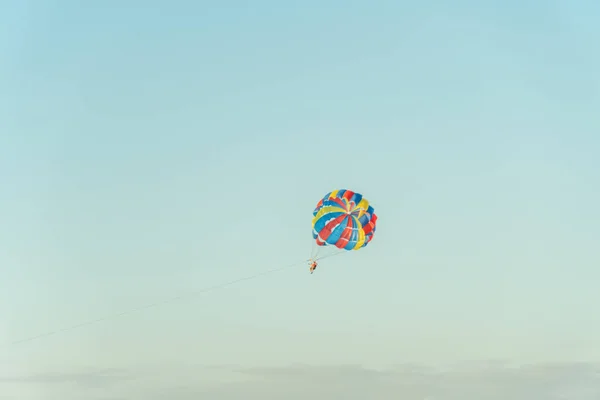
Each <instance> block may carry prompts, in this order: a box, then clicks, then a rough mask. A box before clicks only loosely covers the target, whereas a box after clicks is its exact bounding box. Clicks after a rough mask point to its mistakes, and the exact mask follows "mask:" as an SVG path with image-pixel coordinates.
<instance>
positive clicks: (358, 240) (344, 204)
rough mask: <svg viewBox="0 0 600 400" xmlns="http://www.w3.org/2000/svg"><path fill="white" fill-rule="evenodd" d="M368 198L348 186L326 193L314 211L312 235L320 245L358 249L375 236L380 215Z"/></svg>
mask: <svg viewBox="0 0 600 400" xmlns="http://www.w3.org/2000/svg"><path fill="white" fill-rule="evenodd" d="M373 211H374V210H373V207H371V206H370V205H369V202H368V200H367V199H365V198H363V196H362V195H361V194H359V193H355V192H353V191H351V190H347V189H339V190H334V191H333V192H330V193H327V195H326V196H325V197H323V198H322V199H321V200H320V201H319V202H318V203H317V206H316V207H315V210H314V211H313V221H312V235H313V239H315V241H316V244H317V245H318V246H335V247H337V248H338V249H342V250H359V249H361V248H363V247H365V246H366V245H367V244H369V242H370V241H371V240H372V239H373V234H374V233H375V228H376V226H375V225H376V222H377V215H375V213H374V212H373Z"/></svg>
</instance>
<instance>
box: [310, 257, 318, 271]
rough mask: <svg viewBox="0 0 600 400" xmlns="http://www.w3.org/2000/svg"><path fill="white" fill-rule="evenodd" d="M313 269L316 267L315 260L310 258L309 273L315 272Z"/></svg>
mask: <svg viewBox="0 0 600 400" xmlns="http://www.w3.org/2000/svg"><path fill="white" fill-rule="evenodd" d="M315 269H317V262H316V261H315V260H311V263H310V273H311V274H312V273H313V272H315Z"/></svg>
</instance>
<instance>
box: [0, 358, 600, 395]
mask: <svg viewBox="0 0 600 400" xmlns="http://www.w3.org/2000/svg"><path fill="white" fill-rule="evenodd" d="M215 374H216V375H215ZM226 376H227V377H228V378H227V379H225V378H224V377H226ZM217 378H219V379H217ZM133 379H135V381H134V382H133V381H131V380H133ZM9 382H10V383H11V384H12V385H17V386H21V388H22V389H24V388H26V387H30V385H33V384H35V383H44V384H45V385H46V386H45V387H46V388H49V387H50V386H54V387H55V390H52V395H53V398H59V397H60V398H61V399H63V400H80V399H82V398H88V399H97V398H104V399H109V398H115V399H116V398H127V399H129V400H138V399H139V400H164V399H167V398H168V399H174V400H197V399H203V398H209V399H214V400H238V399H239V400H241V399H248V398H260V399H262V400H276V399H277V400H279V399H288V400H305V399H306V398H307V397H308V398H311V399H313V400H336V399H343V400H364V399H370V400H389V399H403V400H506V399H511V400H598V399H599V398H600V365H598V364H592V363H589V364H586V363H562V364H534V365H520V366H518V365H517V366H515V365H511V364H508V363H503V362H496V361H491V362H482V363H468V364H459V365H454V366H450V367H443V368H442V367H441V366H440V367H437V366H427V365H416V364H406V365H398V366H394V367H393V368H389V369H385V370H382V369H372V368H367V367H364V366H360V365H338V366H311V365H304V364H295V365H290V366H284V367H279V368H276V367H273V368H264V367H256V368H243V367H235V366H231V367H226V366H219V367H218V368H214V367H197V366H189V367H188V368H179V369H177V368H175V367H172V366H163V368H162V370H161V371H159V372H158V374H156V375H155V374H154V373H152V374H149V373H148V372H146V373H143V372H141V371H137V372H134V371H131V372H129V373H125V372H124V371H119V370H95V371H93V370H92V371H81V372H76V373H72V372H71V373H63V374H38V375H32V376H28V377H4V378H2V379H0V393H1V391H2V387H3V384H7V383H9ZM59 383H63V384H65V383H71V384H70V385H68V389H69V390H65V391H64V393H63V392H61V391H60V390H59V387H64V385H58V384H59ZM102 385H104V386H102ZM17 389H18V388H17V387H16V386H15V387H13V390H14V391H13V393H17V391H16V390H17ZM92 389H96V390H92ZM45 393H50V392H49V391H45ZM57 396H58V397H57ZM99 396H105V397H99ZM108 396H114V397H108ZM0 397H1V396H0ZM15 398H16V397H15ZM46 398H48V397H43V396H42V397H34V396H30V397H21V399H23V400H38V399H46Z"/></svg>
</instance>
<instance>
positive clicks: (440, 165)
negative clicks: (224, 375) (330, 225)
mask: <svg viewBox="0 0 600 400" xmlns="http://www.w3.org/2000/svg"><path fill="white" fill-rule="evenodd" d="M91 4H92V3H86V2H81V1H54V2H50V1H36V2H20V1H6V2H4V3H2V5H1V6H0V29H1V31H0V51H1V52H2V54H3V56H2V57H1V61H0V79H1V81H0V85H1V86H0V132H1V133H0V176H1V178H2V183H3V184H2V186H0V207H1V208H0V210H1V211H0V213H1V214H0V215H1V216H2V217H1V222H0V243H1V246H0V269H1V271H2V276H3V279H2V283H1V287H0V304H1V306H0V310H1V312H0V315H1V318H2V321H1V322H2V331H0V339H1V341H2V342H4V343H5V342H11V341H13V340H18V339H21V338H23V337H27V336H31V335H35V334H38V333H43V332H46V331H48V330H53V329H57V328H61V327H63V326H66V325H72V324H75V323H78V322H81V321H85V320H88V319H94V318H97V317H101V316H104V315H105V314H110V313H113V312H118V311H121V310H126V309H129V308H132V307H137V306H139V305H143V304H145V303H148V302H153V301H160V300H162V299H166V298H169V297H172V296H175V295H178V294H181V293H187V292H190V291H194V290H198V289H201V288H203V287H206V286H211V285H214V284H218V283H221V282H225V281H229V280H232V279H236V278H241V277H245V276H247V275H252V274H254V273H259V272H262V271H264V270H268V269H271V268H277V267H279V266H285V265H288V264H291V263H295V262H298V261H301V260H304V259H305V258H307V257H308V255H309V252H310V246H311V240H312V238H311V235H310V221H311V212H312V209H313V207H314V205H315V203H316V202H317V201H318V200H319V198H320V197H321V196H322V195H324V194H325V193H327V192H328V191H330V190H332V189H336V188H349V189H352V190H355V191H358V192H360V193H362V194H364V196H365V197H367V198H368V199H369V200H370V201H371V203H372V205H373V206H374V207H375V211H376V213H377V214H378V215H379V220H378V228H377V232H376V234H375V238H374V240H373V242H372V243H371V244H370V245H369V246H368V247H367V248H365V249H363V250H360V251H358V252H353V253H351V254H345V255H343V256H340V257H335V258H332V259H329V260H326V261H324V262H323V263H322V266H321V268H319V269H318V270H317V272H316V273H315V274H314V275H309V274H308V271H307V268H306V267H305V266H303V265H302V266H299V267H297V268H295V269H290V270H288V271H285V272H282V273H279V274H274V275H270V276H265V277H261V278H260V279H256V280H253V281H248V282H244V283H240V284H238V285H235V286H231V287H228V288H227V289H224V290H221V291H216V292H212V293H210V294H206V295H205V296H201V297H198V298H197V299H195V300H193V301H184V302H179V303H173V304H170V305H166V306H164V307H160V308H155V309H151V310H146V311H143V312H140V313H136V314H132V315H130V316H127V317H124V318H120V319H116V320H110V321H106V322H103V323H101V324H98V325H94V326H89V327H86V328H82V329H79V330H74V331H70V332H66V333H62V334H59V335H56V336H53V337H49V338H45V339H40V340H38V341H35V342H30V343H27V344H23V345H20V346H16V347H10V350H6V351H8V352H7V353H5V355H6V357H8V358H7V360H10V362H9V363H5V364H4V365H10V368H9V369H8V371H5V372H6V373H9V372H10V373H13V372H15V371H21V372H23V373H27V372H30V373H33V372H32V371H59V370H64V369H69V370H70V369H72V368H74V366H93V367H97V368H105V367H106V368H128V369H133V370H136V368H142V366H144V367H147V366H148V365H156V366H161V365H162V366H165V365H166V366H167V367H168V368H170V369H171V370H173V369H177V368H178V367H179V366H182V365H188V364H190V363H193V364H198V365H213V364H218V365H220V364H236V365H243V366H249V367H259V366H265V365H287V364H290V363H296V362H301V363H311V364H319V365H325V364H327V365H329V364H331V365H336V364H344V363H360V364H363V365H393V364H398V363H404V362H408V361H410V362H425V363H436V362H446V361H451V362H453V361H459V360H471V359H481V360H486V359H498V358H501V359H510V360H516V361H532V362H538V361H539V362H541V361H547V360H554V361H571V360H589V361H600V314H598V313H597V311H596V307H597V305H598V304H600V290H598V282H599V281H600V272H598V271H599V269H598V266H599V265H600V256H599V255H598V254H599V253H598V250H597V248H595V244H596V243H597V242H598V238H599V237H600V212H599V210H598V204H600V189H599V186H600V184H599V183H598V182H600V158H599V157H598V155H599V154H600V134H599V133H598V132H600V116H599V114H598V110H600V96H599V89H600V72H599V71H600V51H599V50H598V47H597V43H598V42H599V41H600V27H598V24H597V20H598V16H599V15H600V4H599V3H598V2H596V1H591V0H590V1H557V2H552V3H551V4H550V3H549V2H546V1H541V0H539V1H518V2H517V1H487V2H486V1H475V0H473V1H458V2H456V1H455V2H452V5H450V3H449V2H442V1H430V2H427V3H422V2H404V1H391V0H390V1H374V2H372V3H366V2H358V1H328V2H318V1H313V0H309V1H303V2H276V1H256V2H253V3H252V7H249V6H248V4H247V2H240V1H222V2H218V4H220V5H216V4H217V2H202V1H178V2H157V1H129V2H127V6H123V4H124V2H121V1H119V2H117V1H104V2H95V3H94V4H93V6H92V5H91ZM594 239H595V240H594ZM1 372H2V371H0V373H1ZM1 390H2V389H0V392H1ZM32 396H33V395H32ZM31 398H36V397H31ZM463 399H464V397H463Z"/></svg>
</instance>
